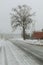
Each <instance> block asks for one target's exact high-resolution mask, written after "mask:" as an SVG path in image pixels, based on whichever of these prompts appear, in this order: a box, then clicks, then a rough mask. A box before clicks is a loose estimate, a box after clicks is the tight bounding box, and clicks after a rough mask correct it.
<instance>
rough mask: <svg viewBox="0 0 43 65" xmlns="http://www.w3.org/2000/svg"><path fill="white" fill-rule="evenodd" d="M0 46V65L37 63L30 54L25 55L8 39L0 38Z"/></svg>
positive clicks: (30, 64)
mask: <svg viewBox="0 0 43 65" xmlns="http://www.w3.org/2000/svg"><path fill="white" fill-rule="evenodd" d="M0 47H1V50H0V53H1V55H0V65H34V64H35V65H39V64H38V62H37V63H36V60H35V59H33V57H31V55H27V53H25V52H24V51H23V50H21V49H20V48H19V47H17V46H15V45H13V44H12V43H11V42H9V41H8V40H4V39H3V40H0Z"/></svg>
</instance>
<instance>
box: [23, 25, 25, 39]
mask: <svg viewBox="0 0 43 65" xmlns="http://www.w3.org/2000/svg"><path fill="white" fill-rule="evenodd" d="M23 39H24V40H25V28H24V26H23Z"/></svg>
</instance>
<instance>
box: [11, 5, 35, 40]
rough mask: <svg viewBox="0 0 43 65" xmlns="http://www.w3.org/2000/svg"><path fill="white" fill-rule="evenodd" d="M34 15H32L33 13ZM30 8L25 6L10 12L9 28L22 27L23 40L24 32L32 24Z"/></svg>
mask: <svg viewBox="0 0 43 65" xmlns="http://www.w3.org/2000/svg"><path fill="white" fill-rule="evenodd" d="M33 14H34V13H33ZM33 14H31V8H30V7H29V6H27V5H22V6H20V5H19V6H18V7H17V8H12V12H11V26H12V28H13V30H14V29H16V28H17V27H18V26H20V27H22V31H23V39H24V40H25V31H26V29H27V27H28V26H29V24H31V23H32V18H31V16H32V15H33Z"/></svg>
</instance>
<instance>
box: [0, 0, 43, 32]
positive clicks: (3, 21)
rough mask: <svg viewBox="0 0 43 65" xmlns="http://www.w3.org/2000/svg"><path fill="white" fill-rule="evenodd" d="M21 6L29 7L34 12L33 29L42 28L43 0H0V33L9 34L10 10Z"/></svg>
mask: <svg viewBox="0 0 43 65" xmlns="http://www.w3.org/2000/svg"><path fill="white" fill-rule="evenodd" d="M22 4H27V5H29V6H30V7H31V8H32V9H33V11H35V12H36V16H35V17H34V18H35V20H36V21H35V22H36V25H35V29H36V30H40V29H42V28H43V0H0V32H11V25H10V12H11V9H12V8H13V7H17V5H22Z"/></svg>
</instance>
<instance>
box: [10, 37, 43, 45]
mask: <svg viewBox="0 0 43 65" xmlns="http://www.w3.org/2000/svg"><path fill="white" fill-rule="evenodd" d="M10 40H13V41H18V42H20V43H21V42H22V43H29V44H39V45H43V40H37V39H33V40H31V39H26V40H23V38H16V39H15V38H14V39H10Z"/></svg>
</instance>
